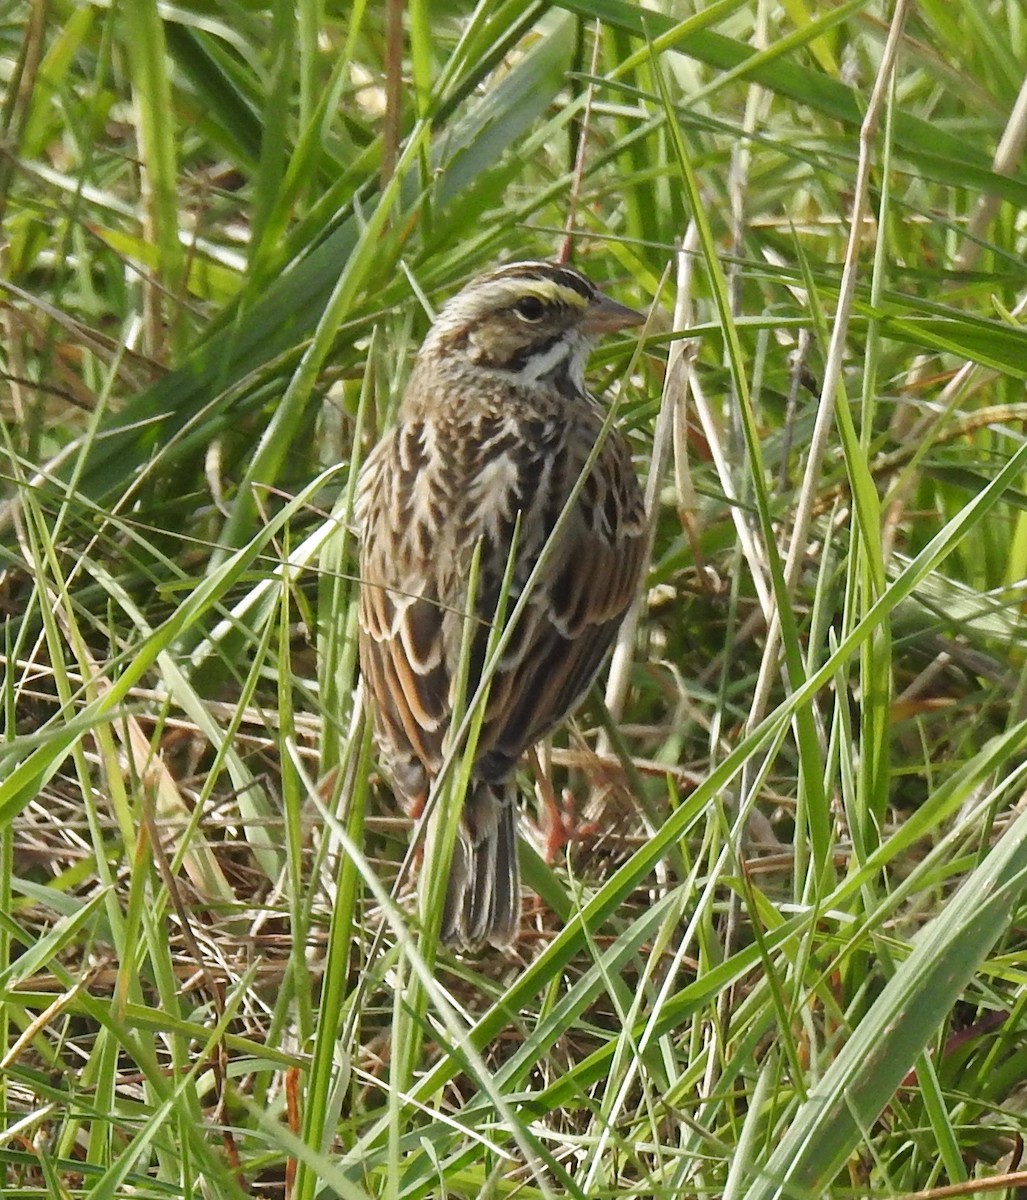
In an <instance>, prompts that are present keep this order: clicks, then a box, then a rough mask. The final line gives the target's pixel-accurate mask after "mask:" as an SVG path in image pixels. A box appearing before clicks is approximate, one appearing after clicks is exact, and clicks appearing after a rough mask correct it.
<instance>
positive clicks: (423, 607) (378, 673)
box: [355, 261, 646, 952]
mask: <svg viewBox="0 0 1027 1200" xmlns="http://www.w3.org/2000/svg"><path fill="white" fill-rule="evenodd" d="M643 321H644V318H643V316H642V314H641V313H639V312H636V311H635V310H634V309H632V308H629V307H627V306H626V305H624V304H621V303H619V302H617V301H616V300H614V299H612V298H610V297H609V296H607V295H605V294H604V293H603V292H601V291H600V290H599V289H598V288H597V287H596V286H595V284H593V283H592V282H591V281H590V280H589V279H588V278H586V276H585V275H583V274H581V273H580V272H579V271H577V270H575V269H573V268H571V267H570V266H565V265H562V264H558V263H553V262H548V261H524V262H513V263H509V264H507V265H504V266H500V267H498V268H497V269H495V270H493V271H491V272H489V273H488V274H485V275H482V276H480V277H479V278H476V279H474V280H472V281H471V282H470V283H469V284H467V285H466V286H465V287H464V288H463V289H462V290H461V291H460V292H458V293H457V294H456V295H455V296H454V297H453V298H452V299H450V300H449V301H448V302H447V303H445V304H444V305H443V306H442V308H441V309H440V310H439V312H438V314H437V316H436V318H435V320H434V322H433V323H432V326H431V328H430V330H429V332H428V334H427V336H426V337H425V339H424V342H423V344H422V346H421V348H420V351H419V353H418V355H417V358H416V360H415V363H414V365H413V368H412V370H411V373H410V376H409V381H408V383H407V385H406V388H405V390H404V392H403V395H402V398H401V401H400V404H399V407H398V410H397V414H396V420H395V422H394V424H393V425H392V426H391V428H389V429H388V431H387V432H386V433H385V434H384V435H383V436H382V437H381V438H380V440H379V441H378V442H377V444H376V445H375V446H374V448H373V449H372V450H371V452H370V453H369V454H368V456H367V458H366V460H365V462H364V465H363V467H362V468H361V471H360V475H359V477H358V483H357V490H356V502H355V515H356V526H357V529H358V531H359V536H360V551H359V635H358V657H359V663H360V671H361V675H362V677H363V680H364V681H365V687H366V691H367V693H368V695H369V698H370V706H371V709H372V712H373V725H374V732H375V741H376V745H377V751H378V760H379V764H380V766H381V768H382V770H383V773H384V775H385V776H386V778H387V780H388V781H389V782H390V783H391V785H392V788H393V791H394V793H395V794H396V795H397V798H398V799H400V800H401V802H403V803H404V804H405V806H406V807H407V808H408V811H410V812H411V813H412V814H413V815H414V816H419V815H421V813H422V812H423V811H424V806H425V802H426V799H427V797H428V796H429V793H430V791H431V788H432V784H433V782H434V780H435V779H436V777H437V776H438V774H439V772H440V769H441V768H442V764H443V760H444V757H445V754H446V751H447V748H448V743H447V735H449V734H450V732H451V729H450V726H451V723H452V721H453V716H454V708H455V707H458V706H459V704H460V702H461V696H460V695H458V692H459V691H460V689H461V688H462V689H463V696H464V697H466V698H467V699H468V700H469V698H470V697H471V696H472V695H473V694H474V691H475V689H476V687H477V685H478V683H479V682H480V679H481V674H482V671H483V667H484V663H485V657H486V650H487V646H488V641H489V633H490V630H491V628H492V626H493V624H494V623H495V620H496V615H497V609H499V608H500V607H501V606H503V605H504V604H505V611H504V614H503V615H504V619H505V618H506V617H509V616H510V614H511V613H512V612H513V609H514V607H515V605H516V604H517V602H518V600H519V599H520V597H521V594H522V592H523V591H524V588H525V585H526V583H527V582H528V579H529V576H530V575H531V573H532V571H533V569H534V568H535V565H536V563H537V562H538V560H539V557H540V555H541V554H542V551H543V548H544V547H546V544H547V541H548V539H549V538H550V536H551V535H552V534H553V531H554V529H555V528H556V526H557V522H558V521H559V520H560V518H561V514H562V513H563V512H564V509H565V507H567V506H568V505H569V509H568V512H567V515H566V518H565V520H564V521H563V522H562V523H561V526H560V529H559V531H558V533H557V535H556V540H555V542H554V544H553V546H552V548H551V549H550V550H549V551H548V554H547V557H546V560H545V563H544V565H543V567H542V568H541V570H540V572H539V574H538V575H537V577H536V579H535V580H534V581H533V584H532V590H531V592H530V594H529V596H528V598H527V600H526V602H525V607H524V608H523V610H522V612H521V615H520V619H519V621H518V623H517V624H516V626H515V627H514V629H513V630H512V633H511V636H510V640H509V641H508V643H507V644H506V646H505V649H504V650H503V652H502V657H501V659H500V661H499V663H498V667H497V668H496V671H495V674H494V675H493V676H492V679H491V686H490V690H489V692H488V699H487V706H486V709H485V713H484V718H483V722H482V725H481V728H480V733H479V736H478V739H477V743H476V746H475V747H474V750H473V762H472V763H471V767H470V773H469V783H468V786H467V790H466V793H465V795H464V798H463V801H462V808H461V810H460V818H459V819H460V824H459V829H458V830H457V833H456V838H455V843H454V848H453V851H452V859H451V861H450V864H449V871H448V876H447V890H446V895H445V903H444V911H443V912H442V914H441V921H440V926H439V936H440V939H441V941H442V943H443V944H446V945H450V946H452V947H455V948H456V949H458V950H463V951H470V952H480V951H482V950H483V949H485V948H486V947H488V946H492V947H494V948H496V949H498V950H509V949H510V947H511V946H512V945H513V943H514V942H515V941H516V939H517V936H518V933H519V928H520V919H521V898H520V870H519V865H518V850H517V811H518V808H517V782H516V770H517V766H518V762H519V760H520V759H521V757H522V755H523V754H524V753H525V752H526V751H527V750H529V749H530V748H531V747H533V746H534V745H535V744H536V743H538V742H539V741H541V740H542V739H544V738H545V737H547V736H548V735H549V734H550V733H552V732H553V731H554V730H555V729H556V728H557V727H558V726H559V725H560V724H561V722H562V721H563V720H564V719H565V718H566V717H567V716H568V715H569V714H570V713H571V712H572V710H573V709H574V708H575V706H576V705H577V704H578V703H579V701H580V700H581V699H582V697H583V696H584V695H585V693H586V692H587V691H588V689H589V687H590V686H591V684H592V682H593V680H594V679H595V677H596V675H597V673H598V672H599V670H600V668H601V667H602V664H603V661H604V659H605V657H606V654H607V651H608V650H609V648H610V646H611V644H612V642H613V640H614V638H615V636H616V633H617V630H618V628H619V626H620V624H621V621H622V619H623V617H624V615H625V614H626V612H627V610H628V608H629V607H630V605H631V603H632V601H633V599H634V597H635V595H636V592H637V590H638V587H639V584H640V579H641V575H642V571H643V565H644V564H643V558H644V556H645V553H646V515H645V506H644V502H643V498H642V493H641V490H640V488H639V483H638V477H637V475H636V473H635V469H634V466H633V463H632V456H631V451H630V446H629V444H628V442H627V440H626V439H625V437H624V436H623V435H622V434H621V433H620V432H619V431H618V429H617V428H616V427H614V428H612V429H610V431H609V433H608V436H607V437H606V438H605V440H603V442H602V445H601V447H600V449H599V451H598V455H597V457H596V458H595V460H594V462H593V463H592V464H591V466H589V467H588V471H587V474H586V475H585V477H584V479H583V480H582V481H581V485H580V488H578V490H577V491H575V489H576V487H577V485H578V482H579V476H581V475H582V473H583V472H584V471H585V469H586V467H587V466H588V460H589V456H590V455H591V454H592V452H593V448H594V447H595V446H596V444H597V441H598V440H599V437H600V431H601V428H602V426H603V423H604V411H605V410H604V407H603V405H602V403H601V401H600V400H599V399H598V398H596V397H595V396H594V395H592V394H591V393H590V392H589V390H588V388H587V387H586V384H585V368H586V365H587V361H588V357H589V353H590V351H591V349H592V346H593V344H594V342H595V341H596V339H597V338H598V337H600V336H601V335H603V334H606V333H612V332H616V331H619V330H622V329H627V328H628V327H630V326H635V325H639V324H641V323H642V322H643ZM476 556H477V560H476V561H477V574H476V578H477V587H476V590H475V594H474V595H473V596H470V595H469V594H468V592H469V580H470V579H471V576H472V566H473V564H474V563H475V557H476ZM504 584H505V587H504ZM504 591H505V595H504ZM468 612H470V614H471V616H472V618H473V622H474V624H473V634H472V635H471V636H470V637H469V638H468V641H469V654H468V653H466V650H465V652H464V654H465V657H464V662H465V664H466V665H465V666H464V668H463V670H464V671H465V672H466V678H462V677H461V653H462V648H463V647H464V641H465V636H466V635H465V630H466V629H467V627H468ZM425 818H426V820H428V822H429V823H428V828H427V830H426V839H425V850H424V855H425V859H426V860H427V859H429V858H430V856H431V855H432V853H433V848H434V847H435V846H436V845H437V844H438V830H437V829H436V830H434V831H433V828H432V824H431V822H432V820H433V819H434V817H433V813H432V812H431V810H430V809H429V810H428V811H427V812H425ZM424 872H425V866H424V863H422V866H421V873H422V878H423V877H424Z"/></svg>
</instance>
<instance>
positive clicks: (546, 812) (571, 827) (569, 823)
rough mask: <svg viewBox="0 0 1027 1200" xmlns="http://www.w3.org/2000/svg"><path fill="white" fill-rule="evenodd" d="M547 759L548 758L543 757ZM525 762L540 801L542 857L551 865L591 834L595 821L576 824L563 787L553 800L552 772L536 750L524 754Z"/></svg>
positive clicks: (572, 805)
mask: <svg viewBox="0 0 1027 1200" xmlns="http://www.w3.org/2000/svg"><path fill="white" fill-rule="evenodd" d="M547 757H548V756H547ZM528 761H529V762H530V763H531V769H532V772H533V773H534V775H535V786H536V789H537V790H538V794H539V796H540V797H541V799H542V812H541V814H540V820H539V831H540V833H541V834H542V856H543V858H544V859H545V861H546V863H547V864H549V865H550V866H552V864H553V863H554V862H556V860H557V857H558V856H559V855H560V854H561V853H562V852H563V850H564V849H566V847H567V846H569V845H570V844H571V842H573V841H576V840H578V839H579V838H584V837H588V836H589V835H590V834H593V833H595V831H596V829H597V827H598V822H588V823H587V824H585V825H579V824H578V813H577V804H576V802H575V799H574V793H573V792H572V791H571V790H570V788H564V789H563V791H562V793H561V795H560V797H559V798H557V795H556V789H555V788H554V787H553V777H552V771H551V770H550V769H549V764H548V762H547V763H546V764H545V765H543V763H542V761H541V760H540V758H539V755H538V752H537V748H536V747H534V746H533V747H532V748H531V749H530V750H529V751H528Z"/></svg>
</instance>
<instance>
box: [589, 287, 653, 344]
mask: <svg viewBox="0 0 1027 1200" xmlns="http://www.w3.org/2000/svg"><path fill="white" fill-rule="evenodd" d="M644 321H645V317H644V316H643V315H642V313H640V312H636V311H635V310H634V309H633V308H628V306H627V305H626V304H618V302H617V301H616V300H611V299H610V297H609V296H604V295H603V294H602V293H601V292H600V293H599V295H597V296H596V298H595V299H594V300H593V301H591V303H590V304H589V306H588V308H587V309H586V311H585V316H584V319H583V320H582V322H581V328H582V329H583V330H584V331H585V332H586V333H588V334H599V333H616V332H617V330H618V329H627V327H628V326H629V325H641V324H642V323H643V322H644Z"/></svg>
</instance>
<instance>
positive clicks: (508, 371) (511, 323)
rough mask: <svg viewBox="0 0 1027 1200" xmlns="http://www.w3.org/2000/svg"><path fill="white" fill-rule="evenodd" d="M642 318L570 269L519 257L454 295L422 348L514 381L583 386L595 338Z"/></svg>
mask: <svg viewBox="0 0 1027 1200" xmlns="http://www.w3.org/2000/svg"><path fill="white" fill-rule="evenodd" d="M643 320H644V317H643V316H642V314H641V313H638V312H636V311H635V310H634V309H633V308H628V307H627V306H626V305H624V304H619V303H618V302H617V301H616V300H611V299H610V298H609V297H608V296H604V295H603V293H602V292H600V291H599V289H598V288H597V287H596V286H595V285H594V284H593V283H591V282H590V281H589V280H588V279H586V278H585V276H584V275H581V274H580V273H579V272H577V271H575V270H573V269H572V268H570V267H565V266H560V265H558V264H556V263H550V262H516V263H510V264H508V265H507V266H505V267H500V268H499V269H498V270H496V271H492V272H490V273H489V274H488V275H483V276H481V277H480V278H478V279H475V280H474V281H473V282H471V283H469V284H468V285H467V286H466V287H465V288H464V289H463V290H462V291H461V292H458V293H457V295H455V296H454V297H453V298H452V299H451V300H449V301H448V302H447V303H446V304H445V305H444V307H443V308H442V309H441V311H440V312H439V314H438V316H437V318H436V320H435V324H434V325H433V327H432V331H431V333H430V334H429V335H428V338H427V339H426V341H425V345H424V351H423V353H428V354H438V353H443V354H445V355H447V356H450V357H452V356H454V355H456V356H459V357H461V358H463V359H465V360H466V361H468V362H469V363H472V364H474V365H475V366H476V367H477V368H479V369H482V370H486V371H489V372H490V373H493V374H497V375H500V376H502V377H503V378H504V379H505V380H506V381H508V382H513V383H521V384H532V383H536V382H538V381H543V380H554V381H559V380H567V381H569V382H570V384H571V385H572V386H573V387H574V388H575V389H576V390H579V391H580V390H582V389H583V387H584V371H585V363H586V361H587V359H588V353H589V350H590V349H591V346H592V343H593V341H594V340H595V339H596V338H597V337H599V336H600V335H602V334H604V333H612V332H615V331H616V330H618V329H624V328H627V327H628V326H629V325H639V324H641V323H642V321H643Z"/></svg>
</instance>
